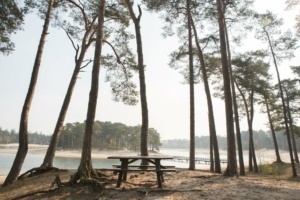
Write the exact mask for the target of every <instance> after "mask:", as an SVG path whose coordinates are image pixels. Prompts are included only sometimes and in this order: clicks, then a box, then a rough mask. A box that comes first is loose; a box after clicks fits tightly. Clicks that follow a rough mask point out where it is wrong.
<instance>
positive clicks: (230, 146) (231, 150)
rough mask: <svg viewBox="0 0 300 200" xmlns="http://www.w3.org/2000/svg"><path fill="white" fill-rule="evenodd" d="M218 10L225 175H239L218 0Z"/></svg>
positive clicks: (223, 28) (221, 17)
mask: <svg viewBox="0 0 300 200" xmlns="http://www.w3.org/2000/svg"><path fill="white" fill-rule="evenodd" d="M216 3H217V10H218V24H219V34H220V46H221V58H222V71H223V82H224V97H225V109H226V110H225V112H226V128H227V169H226V172H225V175H228V176H234V175H237V161H236V148H235V136H234V123H233V112H232V98H231V89H230V75H229V70H228V69H229V68H228V60H227V49H226V38H225V27H224V14H223V6H222V1H221V0H216Z"/></svg>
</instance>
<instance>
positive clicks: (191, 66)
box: [186, 0, 196, 170]
mask: <svg viewBox="0 0 300 200" xmlns="http://www.w3.org/2000/svg"><path fill="white" fill-rule="evenodd" d="M186 7H187V13H188V37H189V85H190V165H189V169H190V170H195V168H196V166H195V97H194V95H195V94H194V64H193V45H192V28H191V25H192V24H191V14H190V13H191V10H190V0H186Z"/></svg>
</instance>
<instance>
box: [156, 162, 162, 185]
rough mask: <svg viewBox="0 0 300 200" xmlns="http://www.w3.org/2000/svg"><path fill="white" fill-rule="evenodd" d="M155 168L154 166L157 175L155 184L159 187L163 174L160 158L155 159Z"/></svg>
mask: <svg viewBox="0 0 300 200" xmlns="http://www.w3.org/2000/svg"><path fill="white" fill-rule="evenodd" d="M155 168H156V176H157V184H158V187H159V188H162V187H163V186H162V182H163V176H162V172H161V171H159V170H160V159H155Z"/></svg>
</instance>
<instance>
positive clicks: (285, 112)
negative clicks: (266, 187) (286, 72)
mask: <svg viewBox="0 0 300 200" xmlns="http://www.w3.org/2000/svg"><path fill="white" fill-rule="evenodd" d="M264 31H265V33H266V36H267V38H268V42H269V47H270V49H271V53H272V58H273V62H274V66H275V69H276V74H277V80H278V85H279V92H280V97H281V102H282V107H283V116H284V125H285V131H286V137H287V142H288V147H289V152H290V160H291V165H292V171H293V176H294V177H297V170H296V166H295V162H294V158H293V150H292V144H291V140H290V131H289V127H288V117H287V109H286V106H285V102H284V96H283V91H282V85H281V79H280V75H279V70H278V66H277V61H276V58H275V53H274V51H273V46H272V44H271V39H270V36H269V33H268V32H267V31H266V30H264Z"/></svg>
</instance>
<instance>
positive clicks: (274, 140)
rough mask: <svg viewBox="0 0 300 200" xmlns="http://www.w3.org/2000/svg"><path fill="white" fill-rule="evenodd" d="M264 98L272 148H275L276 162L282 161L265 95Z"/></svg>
mask: <svg viewBox="0 0 300 200" xmlns="http://www.w3.org/2000/svg"><path fill="white" fill-rule="evenodd" d="M264 98H265V104H266V108H267V113H268V119H269V124H270V129H271V133H272V138H273V143H274V148H275V155H276V162H278V163H279V162H282V161H281V158H280V154H279V148H278V144H277V139H276V135H275V130H274V126H273V122H272V118H271V114H270V108H269V103H268V99H267V98H266V97H264Z"/></svg>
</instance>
